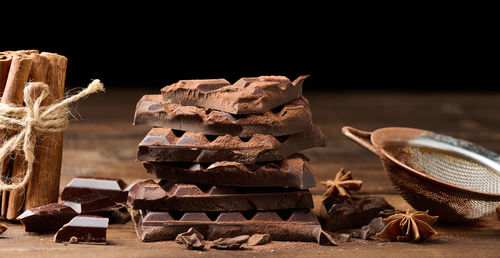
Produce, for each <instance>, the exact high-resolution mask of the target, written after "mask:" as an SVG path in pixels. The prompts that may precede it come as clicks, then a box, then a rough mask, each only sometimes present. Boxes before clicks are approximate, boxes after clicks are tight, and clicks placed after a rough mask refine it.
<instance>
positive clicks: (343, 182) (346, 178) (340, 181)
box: [321, 168, 363, 196]
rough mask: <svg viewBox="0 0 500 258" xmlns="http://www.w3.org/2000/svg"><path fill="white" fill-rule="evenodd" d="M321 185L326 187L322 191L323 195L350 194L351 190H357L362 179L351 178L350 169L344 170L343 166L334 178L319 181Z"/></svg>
mask: <svg viewBox="0 0 500 258" xmlns="http://www.w3.org/2000/svg"><path fill="white" fill-rule="evenodd" d="M321 184H322V185H326V187H328V189H327V190H326V191H325V192H324V193H323V195H324V196H330V195H333V196H335V195H340V196H346V195H347V196H351V193H350V192H349V190H351V191H357V190H359V189H360V188H361V186H362V185H363V181H361V180H353V179H352V175H351V171H347V172H345V171H344V168H341V169H340V170H339V172H337V175H336V176H335V179H334V180H326V181H323V182H321Z"/></svg>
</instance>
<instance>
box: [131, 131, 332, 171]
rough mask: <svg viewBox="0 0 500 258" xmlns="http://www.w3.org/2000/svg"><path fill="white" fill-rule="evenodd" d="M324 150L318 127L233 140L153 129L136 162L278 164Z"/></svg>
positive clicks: (322, 136)
mask: <svg viewBox="0 0 500 258" xmlns="http://www.w3.org/2000/svg"><path fill="white" fill-rule="evenodd" d="M320 146H326V136H325V135H324V134H323V132H321V130H320V129H319V127H318V126H313V130H311V131H307V132H302V133H298V134H292V135H287V136H272V135H263V134H255V135H253V136H252V137H251V138H249V139H243V138H239V137H237V136H230V135H224V136H216V137H215V138H212V137H210V136H209V137H207V136H206V135H204V134H203V133H193V132H184V131H174V130H172V129H170V128H153V129H151V131H149V133H148V134H147V135H146V137H145V138H144V139H143V140H142V142H141V143H140V144H139V149H138V152H137V159H138V160H140V161H148V162H197V163H207V162H218V161H234V162H241V163H244V164H253V163H256V162H266V161H274V160H282V159H285V158H287V157H288V156H290V155H291V154H293V153H295V152H297V151H300V150H304V149H308V148H313V147H320Z"/></svg>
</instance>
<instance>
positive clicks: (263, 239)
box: [248, 234, 271, 246]
mask: <svg viewBox="0 0 500 258" xmlns="http://www.w3.org/2000/svg"><path fill="white" fill-rule="evenodd" d="M270 242H271V235H269V234H253V235H252V236H251V237H250V238H249V239H248V245H249V246H254V245H265V244H267V243H270Z"/></svg>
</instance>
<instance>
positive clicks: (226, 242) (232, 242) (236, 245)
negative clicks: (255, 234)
mask: <svg viewBox="0 0 500 258" xmlns="http://www.w3.org/2000/svg"><path fill="white" fill-rule="evenodd" d="M249 238H250V236H249V235H242V236H237V237H233V238H219V239H217V240H215V241H213V242H212V245H211V246H210V247H211V248H215V249H226V250H237V249H240V248H241V245H242V244H244V243H246V242H247V241H248V239H249Z"/></svg>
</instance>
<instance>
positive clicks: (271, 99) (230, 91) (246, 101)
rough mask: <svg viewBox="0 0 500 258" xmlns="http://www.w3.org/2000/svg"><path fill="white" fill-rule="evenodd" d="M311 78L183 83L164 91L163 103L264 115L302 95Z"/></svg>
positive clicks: (180, 82)
mask: <svg viewBox="0 0 500 258" xmlns="http://www.w3.org/2000/svg"><path fill="white" fill-rule="evenodd" d="M307 77H308V76H300V77H298V78H297V79H296V80H295V81H293V82H291V81H290V80H289V79H288V78H286V77H284V76H260V77H250V78H241V79H240V80H238V81H237V82H236V83H234V84H232V85H231V83H229V82H228V81H226V80H225V79H211V80H181V81H179V82H177V83H174V84H172V85H169V86H166V87H164V88H163V89H162V90H161V93H162V95H163V103H175V104H181V105H184V106H197V107H204V108H212V109H216V110H220V111H225V112H228V113H231V114H263V113H264V112H266V111H269V110H271V109H273V108H275V107H278V106H280V105H283V104H285V103H287V102H289V101H290V100H293V99H298V98H300V96H302V84H303V83H304V80H305V79H306V78H307Z"/></svg>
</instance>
